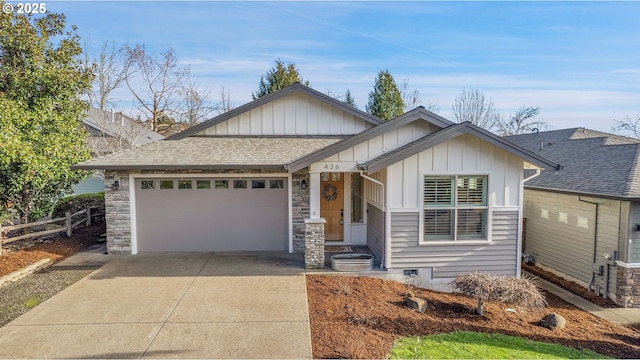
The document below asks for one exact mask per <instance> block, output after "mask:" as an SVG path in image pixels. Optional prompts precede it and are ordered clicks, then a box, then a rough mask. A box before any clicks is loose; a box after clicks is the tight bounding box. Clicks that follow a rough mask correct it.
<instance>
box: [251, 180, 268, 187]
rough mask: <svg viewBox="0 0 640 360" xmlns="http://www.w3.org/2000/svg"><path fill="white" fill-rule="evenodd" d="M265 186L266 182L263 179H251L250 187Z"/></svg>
mask: <svg viewBox="0 0 640 360" xmlns="http://www.w3.org/2000/svg"><path fill="white" fill-rule="evenodd" d="M265 187H266V182H265V181H264V180H251V188H252V189H264V188H265Z"/></svg>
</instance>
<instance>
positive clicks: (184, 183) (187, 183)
mask: <svg viewBox="0 0 640 360" xmlns="http://www.w3.org/2000/svg"><path fill="white" fill-rule="evenodd" d="M178 189H191V180H178Z"/></svg>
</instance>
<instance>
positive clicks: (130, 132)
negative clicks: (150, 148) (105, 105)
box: [82, 107, 164, 146]
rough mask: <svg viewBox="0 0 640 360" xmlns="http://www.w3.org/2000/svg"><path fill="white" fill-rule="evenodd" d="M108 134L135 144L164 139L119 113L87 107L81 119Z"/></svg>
mask: <svg viewBox="0 0 640 360" xmlns="http://www.w3.org/2000/svg"><path fill="white" fill-rule="evenodd" d="M82 121H83V122H84V124H85V125H87V126H90V127H92V128H94V129H96V130H98V131H100V132H102V133H104V134H106V135H108V136H112V137H117V138H123V139H124V140H125V141H127V142H128V143H129V144H131V145H134V146H137V145H144V144H149V143H152V142H155V141H158V140H162V139H164V136H162V135H160V134H158V133H157V132H155V131H152V130H150V129H148V128H146V127H145V126H144V125H142V124H139V123H137V122H135V121H134V120H133V119H131V118H129V117H127V116H124V115H122V114H120V113H112V112H110V111H104V110H100V109H97V108H94V107H92V108H89V111H88V112H87V116H86V117H85V118H84V119H83V120H82Z"/></svg>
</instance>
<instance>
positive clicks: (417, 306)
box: [404, 296, 427, 313]
mask: <svg viewBox="0 0 640 360" xmlns="http://www.w3.org/2000/svg"><path fill="white" fill-rule="evenodd" d="M404 303H405V304H406V305H407V306H408V307H410V308H411V309H414V310H416V311H417V312H419V313H423V312H425V311H426V310H427V301H426V300H425V299H421V298H418V297H415V296H407V297H405V298H404Z"/></svg>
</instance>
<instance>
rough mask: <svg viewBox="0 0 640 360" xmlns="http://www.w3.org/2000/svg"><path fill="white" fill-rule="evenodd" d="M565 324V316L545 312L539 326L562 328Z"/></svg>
mask: <svg viewBox="0 0 640 360" xmlns="http://www.w3.org/2000/svg"><path fill="white" fill-rule="evenodd" d="M566 324H567V320H565V318H564V317H563V316H562V315H560V314H556V313H551V314H547V315H545V316H544V317H543V318H542V320H540V326H542V327H546V328H548V329H552V330H553V329H564V327H565V325H566Z"/></svg>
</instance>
